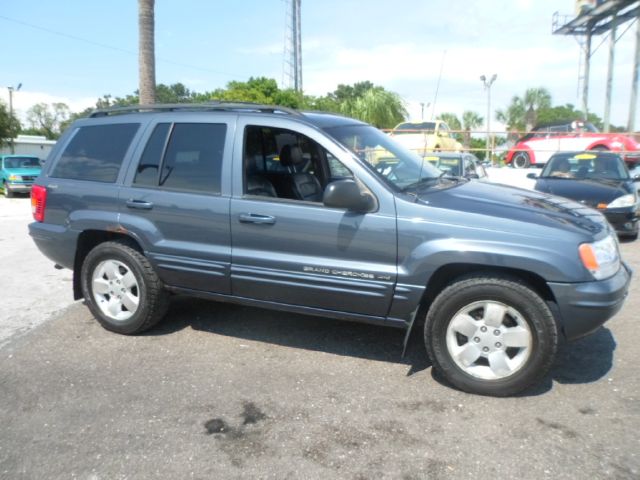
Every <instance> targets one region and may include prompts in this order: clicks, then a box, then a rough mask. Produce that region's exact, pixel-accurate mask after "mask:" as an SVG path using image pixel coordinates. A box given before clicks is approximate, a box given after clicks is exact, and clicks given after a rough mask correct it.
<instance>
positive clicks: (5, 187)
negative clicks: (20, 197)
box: [2, 182, 14, 198]
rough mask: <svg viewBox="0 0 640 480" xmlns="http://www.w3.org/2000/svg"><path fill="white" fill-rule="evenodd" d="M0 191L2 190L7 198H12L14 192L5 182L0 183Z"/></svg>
mask: <svg viewBox="0 0 640 480" xmlns="http://www.w3.org/2000/svg"><path fill="white" fill-rule="evenodd" d="M2 191H3V192H4V196H5V197H7V198H13V196H14V193H13V191H12V190H11V189H10V188H9V185H7V184H6V182H5V183H3V184H2Z"/></svg>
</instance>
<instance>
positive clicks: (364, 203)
mask: <svg viewBox="0 0 640 480" xmlns="http://www.w3.org/2000/svg"><path fill="white" fill-rule="evenodd" d="M322 203H324V205H325V206H327V207H331V208H346V209H347V210H349V211H350V212H357V213H368V212H373V211H374V210H375V209H376V208H377V207H378V202H377V201H376V198H375V197H374V196H373V195H372V194H371V193H369V192H368V191H366V190H363V189H361V188H360V186H359V185H358V184H357V183H356V181H355V180H353V179H351V178H348V179H345V180H337V181H335V182H331V183H330V184H329V185H327V188H325V189H324V196H323V198H322Z"/></svg>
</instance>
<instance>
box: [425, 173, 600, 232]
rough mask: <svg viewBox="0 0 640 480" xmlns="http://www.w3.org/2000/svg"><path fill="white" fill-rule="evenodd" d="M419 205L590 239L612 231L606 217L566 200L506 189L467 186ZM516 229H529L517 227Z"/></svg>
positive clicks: (429, 193)
mask: <svg viewBox="0 0 640 480" xmlns="http://www.w3.org/2000/svg"><path fill="white" fill-rule="evenodd" d="M418 201H420V202H423V203H428V204H429V205H431V206H433V207H440V208H445V209H448V210H458V211H461V212H469V213H477V214H480V215H484V216H485V217H484V218H483V217H480V219H481V220H480V221H481V222H484V225H480V226H484V227H490V225H488V224H487V221H488V220H487V218H486V217H499V218H502V219H505V220H512V221H514V222H518V223H524V224H527V225H531V224H538V225H541V226H545V227H550V228H556V229H564V230H567V229H569V230H572V231H574V232H576V233H579V234H586V235H588V236H590V237H592V236H594V235H597V234H599V233H600V232H602V231H607V230H608V229H609V227H608V224H607V221H606V220H605V218H604V216H603V215H602V214H601V213H600V212H597V211H595V210H593V209H592V208H588V207H585V206H584V205H581V204H579V203H576V202H573V201H571V200H567V199H565V198H560V197H555V196H553V195H545V194H542V193H538V192H533V191H531V190H524V189H521V188H516V187H509V186H506V185H499V184H495V183H483V182H474V181H471V182H466V183H462V184H459V185H458V186H456V187H452V188H448V189H444V190H425V191H424V192H421V193H419V196H418ZM513 228H514V229H515V228H525V227H521V226H519V225H514V226H513Z"/></svg>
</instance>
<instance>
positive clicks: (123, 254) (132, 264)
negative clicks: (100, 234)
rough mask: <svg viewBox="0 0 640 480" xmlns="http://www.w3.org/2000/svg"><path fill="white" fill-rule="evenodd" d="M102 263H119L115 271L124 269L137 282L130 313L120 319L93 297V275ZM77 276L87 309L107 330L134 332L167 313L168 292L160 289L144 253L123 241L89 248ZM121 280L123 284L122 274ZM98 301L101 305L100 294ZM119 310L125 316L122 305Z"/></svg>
mask: <svg viewBox="0 0 640 480" xmlns="http://www.w3.org/2000/svg"><path fill="white" fill-rule="evenodd" d="M105 262H115V263H117V264H120V265H122V267H118V268H119V269H120V270H119V272H120V273H121V272H122V271H125V272H127V269H128V271H129V272H131V273H132V274H133V276H134V277H135V281H136V282H137V283H136V285H135V289H134V290H133V291H134V293H135V294H136V296H137V300H138V303H137V308H136V309H135V310H134V309H132V310H133V314H132V315H131V316H130V317H129V318H126V319H124V320H117V319H115V318H113V317H111V316H109V315H108V314H106V313H105V312H103V310H102V308H104V307H101V306H100V305H99V300H98V299H97V298H96V296H94V292H93V281H92V279H93V275H94V272H96V269H97V268H99V267H100V266H101V265H103V264H104V263H105ZM97 273H98V272H96V274H97ZM80 275H81V285H82V293H83V295H84V298H85V301H86V303H87V305H88V307H89V310H91V313H92V314H93V315H94V317H95V318H96V319H97V320H98V322H100V324H101V325H102V326H103V327H104V328H106V329H107V330H111V331H112V332H116V333H121V334H124V335H135V334H138V333H141V332H143V331H145V330H147V329H149V328H151V327H153V326H154V325H155V324H157V323H158V322H159V321H160V320H162V318H163V317H164V315H165V314H166V312H167V308H168V306H169V294H168V292H167V291H166V290H165V289H164V285H163V283H162V281H161V280H160V278H158V276H157V274H156V272H155V271H154V270H153V267H152V266H151V264H150V263H149V261H148V260H147V259H146V258H145V257H144V255H142V254H141V253H140V252H138V251H137V250H135V249H133V248H131V247H130V246H129V245H127V244H125V243H123V242H119V241H113V242H105V243H101V244H99V245H98V246H97V247H95V248H94V249H93V250H91V251H90V252H89V254H88V255H87V256H86V257H85V259H84V262H83V263H82V269H81V274H80ZM122 279H123V284H124V277H122ZM107 280H108V279H107ZM100 281H102V280H100ZM118 283H119V282H118ZM107 288H109V287H107ZM118 288H119V287H118ZM114 290H115V289H114ZM122 291H123V292H124V290H122ZM111 293H113V292H111ZM106 295H107V296H109V294H106ZM118 298H120V297H118ZM109 300H110V299H109ZM101 301H102V303H103V305H105V304H104V302H105V300H104V297H102V300H101ZM121 310H122V312H123V313H124V314H125V315H126V314H127V312H128V310H127V309H126V308H125V307H121Z"/></svg>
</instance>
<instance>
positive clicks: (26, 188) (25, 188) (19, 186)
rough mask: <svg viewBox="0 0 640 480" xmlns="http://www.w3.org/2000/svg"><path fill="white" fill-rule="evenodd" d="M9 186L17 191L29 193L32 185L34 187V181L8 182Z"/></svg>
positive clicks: (13, 190)
mask: <svg viewBox="0 0 640 480" xmlns="http://www.w3.org/2000/svg"><path fill="white" fill-rule="evenodd" d="M7 187H9V190H11V191H12V192H15V193H29V192H30V191H31V187H33V183H13V182H7Z"/></svg>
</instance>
